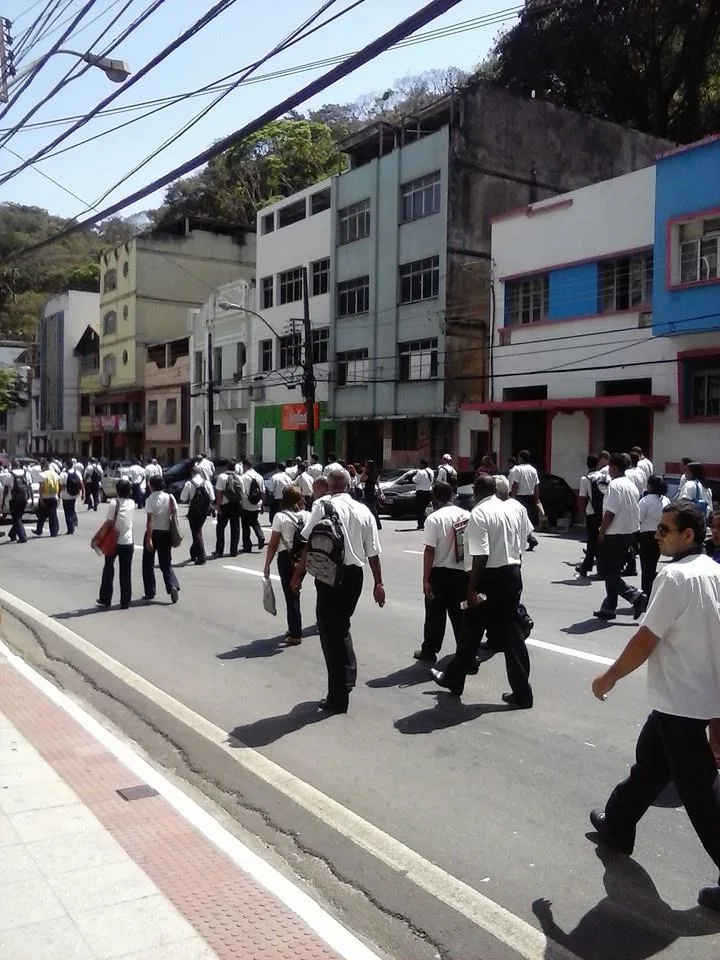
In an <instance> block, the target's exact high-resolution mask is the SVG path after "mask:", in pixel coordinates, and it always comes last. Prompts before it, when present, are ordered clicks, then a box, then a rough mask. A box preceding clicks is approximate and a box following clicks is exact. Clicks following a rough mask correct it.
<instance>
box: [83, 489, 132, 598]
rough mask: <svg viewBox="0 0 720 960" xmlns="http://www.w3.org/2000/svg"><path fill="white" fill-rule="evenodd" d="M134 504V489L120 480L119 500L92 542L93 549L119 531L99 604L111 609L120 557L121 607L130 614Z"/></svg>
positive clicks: (107, 560) (111, 505) (107, 561)
mask: <svg viewBox="0 0 720 960" xmlns="http://www.w3.org/2000/svg"><path fill="white" fill-rule="evenodd" d="M134 511H135V503H134V501H133V500H132V486H131V485H130V481H129V480H122V479H121V480H118V482H117V497H116V498H115V499H114V500H111V501H110V503H109V504H108V512H107V518H106V520H105V523H104V524H103V525H102V526H101V527H100V529H99V530H98V532H97V533H96V534H95V536H94V537H93V538H92V540H91V541H90V545H91V546H92V547H97V545H98V542H99V541H100V540H101V538H102V537H103V536H104V535H105V533H106V532H107V531H108V529H109V528H110V527H115V530H116V531H117V547H116V548H115V553H114V554H113V555H112V556H109V557H107V556H106V557H105V566H104V567H103V572H102V580H101V581H100V595H99V597H98V599H97V604H98V606H100V607H109V606H110V604H111V603H112V595H113V581H114V579H115V557H117V561H118V568H119V575H120V606H121V607H122V609H123V610H127V608H128V607H129V606H130V601H131V599H132V559H133V554H134V553H135V541H134V540H133V513H134Z"/></svg>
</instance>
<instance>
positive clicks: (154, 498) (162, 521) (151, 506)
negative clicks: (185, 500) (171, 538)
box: [145, 490, 177, 532]
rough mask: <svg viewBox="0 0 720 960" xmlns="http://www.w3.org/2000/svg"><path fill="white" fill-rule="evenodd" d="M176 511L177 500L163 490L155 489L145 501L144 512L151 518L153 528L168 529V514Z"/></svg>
mask: <svg viewBox="0 0 720 960" xmlns="http://www.w3.org/2000/svg"><path fill="white" fill-rule="evenodd" d="M173 512H175V513H177V502H176V500H175V497H173V495H172V494H170V493H167V492H166V491H165V490H156V491H155V492H154V493H151V494H150V496H149V497H148V498H147V500H146V501H145V513H149V514H151V515H152V518H153V530H164V531H166V532H167V531H168V530H169V529H170V515H171V514H172V513H173Z"/></svg>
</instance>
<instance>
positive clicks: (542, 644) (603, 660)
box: [527, 638, 615, 667]
mask: <svg viewBox="0 0 720 960" xmlns="http://www.w3.org/2000/svg"><path fill="white" fill-rule="evenodd" d="M527 644H528V646H529V647H538V649H540V650H549V651H550V652H551V653H562V655H563V656H565V657H573V658H574V659H575V660H587V661H588V662H589V663H599V664H602V666H604V667H610V666H612V664H613V663H615V660H614V659H613V658H612V657H601V656H600V654H599V653H588V652H587V650H574V649H573V648H572V647H563V646H561V645H560V644H559V643H547V642H546V641H545V640H534V639H532V638H531V639H530V640H528V641H527Z"/></svg>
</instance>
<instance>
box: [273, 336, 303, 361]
mask: <svg viewBox="0 0 720 960" xmlns="http://www.w3.org/2000/svg"><path fill="white" fill-rule="evenodd" d="M278 344H279V346H280V369H281V370H283V369H285V368H286V367H299V366H300V364H301V363H302V338H301V336H300V334H299V333H290V334H288V335H287V336H286V337H278Z"/></svg>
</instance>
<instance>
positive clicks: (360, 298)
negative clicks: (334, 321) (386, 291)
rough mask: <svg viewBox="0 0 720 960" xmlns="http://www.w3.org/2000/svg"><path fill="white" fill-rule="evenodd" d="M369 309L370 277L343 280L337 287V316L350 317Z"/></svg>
mask: <svg viewBox="0 0 720 960" xmlns="http://www.w3.org/2000/svg"><path fill="white" fill-rule="evenodd" d="M369 309H370V277H369V276H365V277H356V278H355V279H354V280H343V282H342V283H339V284H338V285H337V315H338V316H339V317H351V316H353V314H356V313H367V312H368V310H369Z"/></svg>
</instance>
